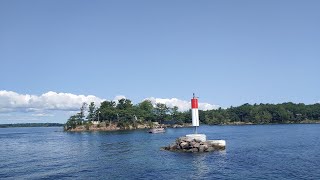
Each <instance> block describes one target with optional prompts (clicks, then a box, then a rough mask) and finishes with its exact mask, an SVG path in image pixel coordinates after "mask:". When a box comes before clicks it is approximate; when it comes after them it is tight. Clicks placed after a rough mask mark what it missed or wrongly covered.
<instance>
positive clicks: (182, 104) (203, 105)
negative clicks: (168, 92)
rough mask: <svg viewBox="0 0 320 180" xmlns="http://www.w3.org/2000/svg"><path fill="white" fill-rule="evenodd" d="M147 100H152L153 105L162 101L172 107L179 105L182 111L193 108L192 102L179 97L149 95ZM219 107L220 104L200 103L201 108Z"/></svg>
mask: <svg viewBox="0 0 320 180" xmlns="http://www.w3.org/2000/svg"><path fill="white" fill-rule="evenodd" d="M145 100H149V101H151V103H152V104H153V105H155V104H157V103H162V104H166V105H167V106H168V107H170V108H172V107H174V106H177V107H178V108H179V110H180V111H187V110H189V109H190V108H191V102H189V101H185V100H180V99H177V98H171V99H165V98H155V97H149V98H146V99H145ZM219 107H220V106H218V105H213V104H209V103H199V109H200V110H211V109H217V108H219Z"/></svg>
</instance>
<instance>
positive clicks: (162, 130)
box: [149, 127, 166, 134]
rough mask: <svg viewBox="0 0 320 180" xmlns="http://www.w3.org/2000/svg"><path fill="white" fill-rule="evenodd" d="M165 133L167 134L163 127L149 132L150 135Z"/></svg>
mask: <svg viewBox="0 0 320 180" xmlns="http://www.w3.org/2000/svg"><path fill="white" fill-rule="evenodd" d="M164 132H166V130H165V129H164V128H162V127H160V128H152V129H150V130H149V133H154V134H156V133H164Z"/></svg>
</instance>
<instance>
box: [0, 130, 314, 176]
mask: <svg viewBox="0 0 320 180" xmlns="http://www.w3.org/2000/svg"><path fill="white" fill-rule="evenodd" d="M198 131H199V132H201V133H204V134H206V135H207V138H208V139H224V140H226V141H227V147H226V150H224V151H217V152H211V153H202V154H200V153H199V154H189V153H175V152H168V151H161V150H160V147H162V146H165V145H168V144H170V143H172V142H174V141H175V139H176V138H177V137H179V136H184V135H186V134H190V133H192V129H191V128H177V129H167V131H166V133H163V134H148V133H147V131H146V130H135V131H118V132H82V133H71V132H63V131H62V128H60V127H54V128H5V129H0V179H320V168H319V167H320V125H319V124H297V125H247V126H201V127H200V128H199V130H198Z"/></svg>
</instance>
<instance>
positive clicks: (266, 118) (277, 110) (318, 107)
mask: <svg viewBox="0 0 320 180" xmlns="http://www.w3.org/2000/svg"><path fill="white" fill-rule="evenodd" d="M199 114H200V121H202V122H203V123H206V124H227V123H233V122H243V123H254V124H268V123H300V122H301V121H306V120H311V121H312V120H320V104H319V103H317V104H312V105H305V104H303V103H299V104H295V103H291V102H288V103H282V104H254V105H250V104H243V105H241V106H238V107H230V108H227V109H221V108H219V109H217V110H210V111H202V112H199Z"/></svg>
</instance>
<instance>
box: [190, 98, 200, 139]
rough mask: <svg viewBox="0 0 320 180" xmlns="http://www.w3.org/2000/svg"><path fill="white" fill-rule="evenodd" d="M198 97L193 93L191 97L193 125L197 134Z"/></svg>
mask: <svg viewBox="0 0 320 180" xmlns="http://www.w3.org/2000/svg"><path fill="white" fill-rule="evenodd" d="M198 107H199V105H198V98H197V97H196V96H195V95H194V93H193V98H192V99H191V113H192V126H193V127H194V128H195V134H197V133H198V132H197V127H199V110H198Z"/></svg>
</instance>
